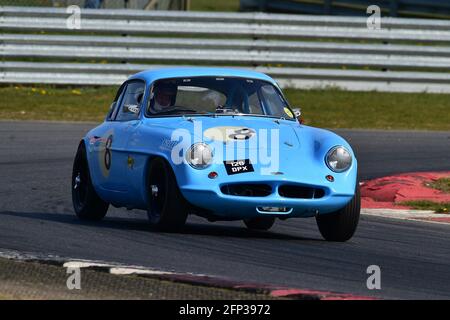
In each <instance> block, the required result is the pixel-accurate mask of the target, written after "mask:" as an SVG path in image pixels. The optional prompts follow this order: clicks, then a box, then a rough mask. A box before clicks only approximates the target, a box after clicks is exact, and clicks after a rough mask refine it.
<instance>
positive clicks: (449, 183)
mask: <svg viewBox="0 0 450 320" xmlns="http://www.w3.org/2000/svg"><path fill="white" fill-rule="evenodd" d="M426 186H427V187H429V188H433V189H437V190H440V191H442V192H447V193H450V178H440V179H437V180H436V181H433V182H427V183H426Z"/></svg>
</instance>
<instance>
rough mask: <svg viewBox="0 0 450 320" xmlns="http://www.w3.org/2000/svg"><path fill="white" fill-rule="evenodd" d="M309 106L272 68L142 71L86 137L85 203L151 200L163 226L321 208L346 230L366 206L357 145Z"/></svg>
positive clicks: (79, 208) (337, 228) (336, 236)
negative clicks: (290, 98) (317, 124)
mask: <svg viewBox="0 0 450 320" xmlns="http://www.w3.org/2000/svg"><path fill="white" fill-rule="evenodd" d="M300 117H301V116H300V111H299V110H298V109H294V110H293V109H291V107H290V106H289V104H288V102H287V101H286V99H285V98H284V96H283V94H282V92H281V89H280V88H279V86H278V85H277V83H276V82H275V81H274V80H273V79H272V78H270V77H269V76H267V75H265V74H261V73H257V72H253V71H245V70H239V69H231V68H230V69H228V68H181V67H180V68H166V69H159V70H151V71H144V72H141V73H138V74H135V75H134V76H132V77H130V78H129V79H128V80H127V81H125V82H124V83H123V84H122V86H121V87H120V88H119V90H118V92H117V95H116V97H115V99H114V102H113V103H112V105H111V108H110V110H109V112H108V114H107V116H106V119H105V121H104V122H103V123H102V124H101V125H99V126H98V127H96V128H94V129H92V130H91V131H89V132H88V133H87V135H86V136H85V137H84V138H83V139H82V140H81V142H80V144H79V146H78V151H77V153H76V156H75V160H74V165H73V173H72V199H73V205H74V209H75V213H76V214H77V216H78V217H79V218H80V219H87V220H99V219H102V218H103V217H104V216H105V215H106V212H107V210H108V207H109V205H110V204H111V205H113V206H115V207H125V208H127V209H142V210H146V211H147V214H148V217H149V220H150V222H151V223H152V224H154V225H155V226H158V227H161V228H163V229H179V228H181V227H182V226H183V225H184V224H185V222H186V219H187V216H188V215H189V214H196V215H199V216H202V217H205V218H207V219H208V220H209V221H217V220H243V221H244V223H245V225H246V226H247V227H248V228H249V229H256V230H268V229H269V228H271V227H272V225H273V224H274V222H275V219H276V218H280V219H283V220H284V219H288V218H297V217H316V221H317V224H318V226H319V230H320V232H321V234H322V236H323V237H324V238H325V239H327V240H331V241H346V240H348V239H350V238H351V237H352V236H353V234H354V232H355V230H356V227H357V224H358V220H359V214H360V194H359V186H358V183H357V163H356V159H355V155H354V153H353V151H352V149H351V147H350V146H349V144H348V143H347V142H346V141H345V140H344V139H343V138H341V137H339V136H338V135H336V134H334V133H332V132H330V131H327V130H323V129H318V128H313V127H309V126H306V125H303V124H302V123H301V120H300Z"/></svg>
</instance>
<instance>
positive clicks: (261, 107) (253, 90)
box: [147, 77, 294, 119]
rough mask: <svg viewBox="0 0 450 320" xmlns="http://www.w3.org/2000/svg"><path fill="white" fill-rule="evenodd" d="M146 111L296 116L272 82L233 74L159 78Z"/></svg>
mask: <svg viewBox="0 0 450 320" xmlns="http://www.w3.org/2000/svg"><path fill="white" fill-rule="evenodd" d="M147 111H148V112H147V114H148V115H149V116H156V117H159V116H171V115H178V116H179V115H236V114H239V115H257V116H269V117H277V118H286V119H294V114H293V112H292V110H291V109H290V108H289V106H288V104H287V102H286V100H285V99H284V98H283V96H282V95H281V93H280V92H279V90H278V89H277V88H276V87H275V86H274V85H272V84H271V83H269V82H266V81H262V80H256V79H246V78H234V77H194V78H189V77H187V78H173V79H164V80H159V81H156V82H155V83H154V85H153V86H152V88H151V94H150V100H149V105H148V110H147Z"/></svg>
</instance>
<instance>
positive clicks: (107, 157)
mask: <svg viewBox="0 0 450 320" xmlns="http://www.w3.org/2000/svg"><path fill="white" fill-rule="evenodd" d="M112 141H113V136H112V135H110V136H109V137H108V139H107V140H106V144H105V159H104V161H105V168H106V170H109V169H110V168H111V145H112Z"/></svg>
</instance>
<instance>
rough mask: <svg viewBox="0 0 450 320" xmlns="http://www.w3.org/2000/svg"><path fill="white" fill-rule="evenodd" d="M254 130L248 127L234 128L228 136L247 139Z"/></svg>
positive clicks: (235, 138) (234, 138)
mask: <svg viewBox="0 0 450 320" xmlns="http://www.w3.org/2000/svg"><path fill="white" fill-rule="evenodd" d="M254 134H255V132H254V131H253V130H252V129H249V128H242V129H237V130H235V131H234V132H233V133H232V134H230V135H228V138H230V139H233V140H248V139H250V138H251V137H252V136H253V135H254Z"/></svg>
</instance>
